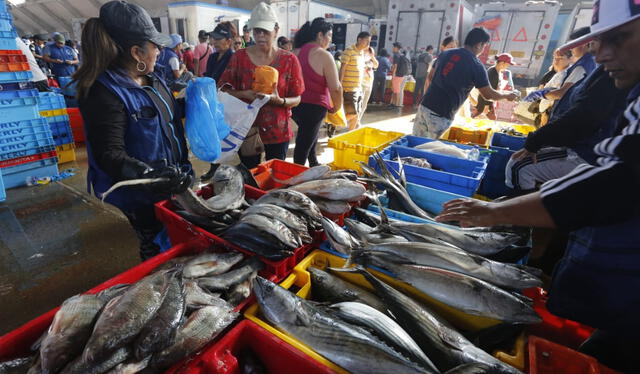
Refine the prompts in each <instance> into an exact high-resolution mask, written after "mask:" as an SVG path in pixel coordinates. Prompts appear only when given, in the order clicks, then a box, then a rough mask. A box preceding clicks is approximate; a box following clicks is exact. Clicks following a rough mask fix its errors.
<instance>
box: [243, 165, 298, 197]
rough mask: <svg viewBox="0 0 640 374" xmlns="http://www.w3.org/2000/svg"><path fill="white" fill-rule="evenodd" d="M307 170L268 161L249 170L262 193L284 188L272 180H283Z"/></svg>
mask: <svg viewBox="0 0 640 374" xmlns="http://www.w3.org/2000/svg"><path fill="white" fill-rule="evenodd" d="M308 169H309V168H308V167H306V166H304V165H298V164H293V163H290V162H286V161H282V160H269V161H267V162H264V163H262V164H260V165H258V166H257V167H255V168H253V169H251V174H253V178H254V179H255V180H256V182H258V187H260V189H261V190H264V191H271V190H273V189H276V188H280V187H284V186H283V185H282V184H280V183H278V182H276V181H274V180H273V177H276V179H280V180H285V179H289V178H291V177H294V176H296V175H298V174H300V173H302V172H304V171H305V170H308Z"/></svg>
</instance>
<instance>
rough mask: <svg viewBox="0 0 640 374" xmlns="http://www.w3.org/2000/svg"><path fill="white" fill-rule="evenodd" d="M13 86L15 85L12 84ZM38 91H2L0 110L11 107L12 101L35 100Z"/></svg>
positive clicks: (0, 94) (0, 92)
mask: <svg viewBox="0 0 640 374" xmlns="http://www.w3.org/2000/svg"><path fill="white" fill-rule="evenodd" d="M14 84H15V83H14ZM37 97H38V90H36V89H35V88H33V89H29V90H11V91H9V90H2V91H0V108H2V107H4V106H13V105H14V104H13V100H14V99H22V98H37Z"/></svg>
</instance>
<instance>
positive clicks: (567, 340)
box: [524, 288, 594, 349]
mask: <svg viewBox="0 0 640 374" xmlns="http://www.w3.org/2000/svg"><path fill="white" fill-rule="evenodd" d="M524 294H525V295H526V296H528V297H530V298H532V299H533V308H534V309H535V311H536V312H537V313H538V315H540V317H542V322H541V323H539V324H537V325H531V326H529V327H528V332H529V333H530V334H532V335H535V336H540V337H542V338H545V339H548V340H550V341H552V342H555V343H559V344H562V345H565V346H567V347H570V348H574V349H575V348H578V347H579V346H580V344H582V342H584V341H585V340H587V338H589V336H591V333H593V331H594V328H593V327H589V326H585V325H583V324H581V323H579V322H575V321H571V320H568V319H564V318H561V317H558V316H556V315H553V314H551V312H549V310H547V307H546V304H547V292H546V291H545V290H543V289H542V288H530V289H528V290H525V291H524Z"/></svg>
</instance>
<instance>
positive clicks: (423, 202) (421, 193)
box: [380, 183, 468, 214]
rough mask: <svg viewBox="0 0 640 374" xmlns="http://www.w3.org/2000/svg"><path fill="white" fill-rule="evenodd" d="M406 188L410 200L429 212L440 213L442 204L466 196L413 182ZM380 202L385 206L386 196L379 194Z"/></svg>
mask: <svg viewBox="0 0 640 374" xmlns="http://www.w3.org/2000/svg"><path fill="white" fill-rule="evenodd" d="M406 189H407V192H408V193H409V196H411V200H413V202H414V203H416V205H418V206H419V207H420V208H422V209H424V210H426V211H427V212H429V213H431V214H440V212H441V211H442V205H443V204H444V203H446V202H447V201H451V200H454V199H464V198H468V197H467V196H462V195H458V194H454V193H451V192H446V191H441V190H436V189H435V188H431V187H425V186H420V185H418V184H415V183H407V188H406ZM380 202H381V203H382V204H383V206H386V205H387V202H388V198H387V197H386V196H381V197H380Z"/></svg>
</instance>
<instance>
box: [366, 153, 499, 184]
mask: <svg viewBox="0 0 640 374" xmlns="http://www.w3.org/2000/svg"><path fill="white" fill-rule="evenodd" d="M380 155H381V156H382V158H383V159H384V160H385V163H386V164H387V167H389V168H392V169H393V170H395V171H398V169H399V165H398V162H397V161H394V160H396V158H397V157H398V156H399V157H420V158H425V159H426V160H427V161H429V163H430V164H431V166H432V167H433V169H427V168H421V167H417V166H413V165H408V164H403V167H404V172H405V175H406V177H407V181H408V182H411V183H415V184H419V185H421V186H426V187H431V188H435V189H438V190H442V191H447V192H452V193H455V194H458V195H463V196H473V194H475V192H476V191H477V190H478V187H479V186H480V181H481V180H482V177H483V176H484V172H485V169H486V167H487V164H485V163H484V162H480V161H470V160H463V159H460V158H455V157H451V156H444V155H439V154H436V153H429V152H424V151H420V150H416V149H413V148H406V147H397V146H394V145H392V146H390V147H388V148H386V149H385V150H384V151H382V152H381V153H380ZM369 166H371V167H374V168H376V169H377V168H378V166H377V163H376V161H375V160H374V158H373V157H370V158H369Z"/></svg>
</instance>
